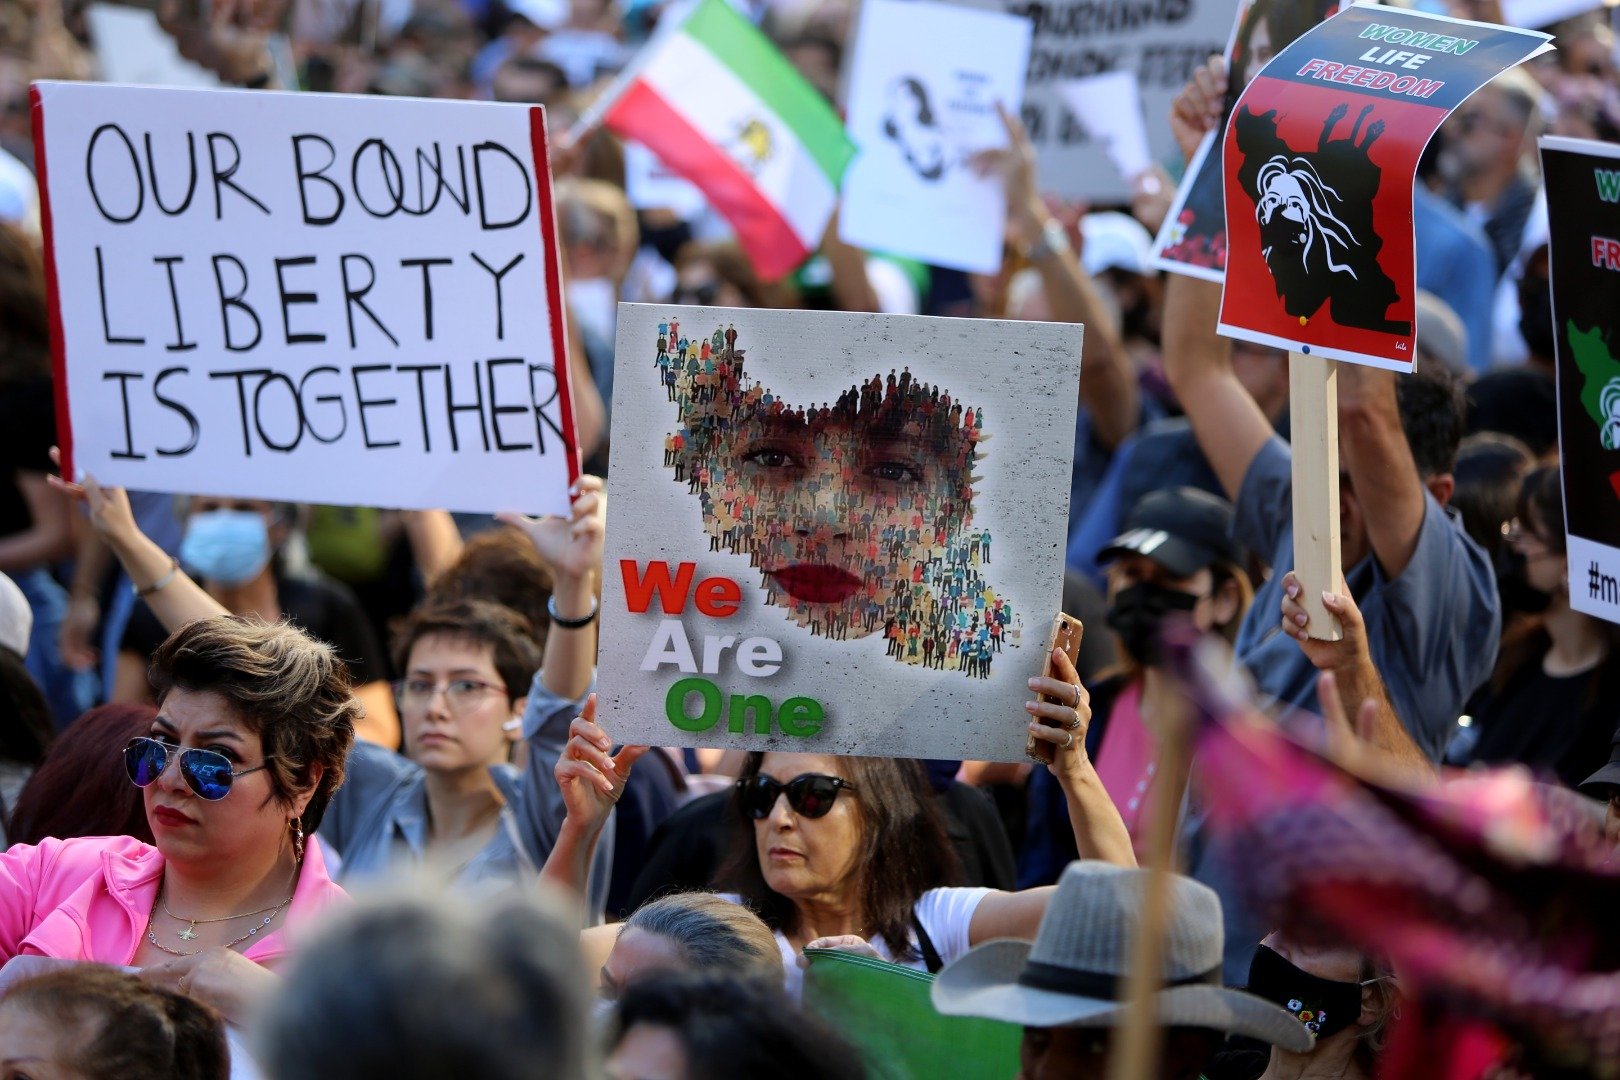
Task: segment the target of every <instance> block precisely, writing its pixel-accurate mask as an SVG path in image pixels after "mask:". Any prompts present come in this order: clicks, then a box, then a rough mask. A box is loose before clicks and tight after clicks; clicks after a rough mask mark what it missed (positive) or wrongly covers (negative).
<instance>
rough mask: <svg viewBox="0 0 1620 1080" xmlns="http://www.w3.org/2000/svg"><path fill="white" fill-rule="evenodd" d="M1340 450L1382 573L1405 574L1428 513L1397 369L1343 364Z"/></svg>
mask: <svg viewBox="0 0 1620 1080" xmlns="http://www.w3.org/2000/svg"><path fill="white" fill-rule="evenodd" d="M1338 369H1339V449H1340V452H1341V453H1342V454H1343V456H1344V464H1345V468H1346V470H1347V471H1348V472H1349V474H1350V484H1351V487H1352V489H1353V490H1354V491H1355V494H1356V502H1357V503H1358V504H1359V505H1360V506H1361V508H1362V518H1363V520H1364V522H1365V524H1366V528H1367V542H1368V543H1369V544H1371V545H1372V550H1373V554H1374V555H1376V556H1377V557H1378V565H1379V566H1380V567H1381V568H1382V569H1383V571H1384V575H1385V576H1386V577H1390V578H1397V577H1400V576H1401V572H1402V571H1404V570H1405V569H1406V564H1407V563H1409V562H1411V561H1412V553H1413V552H1414V551H1416V550H1417V544H1418V537H1419V536H1420V535H1421V534H1422V532H1423V518H1424V516H1425V513H1426V507H1425V501H1424V497H1423V496H1424V487H1423V480H1422V478H1421V477H1420V476H1419V475H1418V469H1417V463H1416V462H1415V461H1414V460H1413V459H1412V447H1411V444H1410V443H1408V442H1407V441H1406V429H1405V428H1404V427H1403V426H1402V425H1401V410H1400V405H1399V403H1398V402H1397V401H1396V398H1395V378H1396V376H1395V373H1394V372H1392V371H1380V370H1378V369H1377V368H1370V367H1367V366H1366V365H1363V364H1340V365H1338Z"/></svg>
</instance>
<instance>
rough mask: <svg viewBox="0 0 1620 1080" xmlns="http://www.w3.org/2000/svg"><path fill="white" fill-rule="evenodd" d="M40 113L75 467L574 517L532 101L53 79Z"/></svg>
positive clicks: (207, 484)
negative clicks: (163, 86) (493, 101)
mask: <svg viewBox="0 0 1620 1080" xmlns="http://www.w3.org/2000/svg"><path fill="white" fill-rule="evenodd" d="M34 134H35V141H36V145H35V150H36V155H37V158H38V163H39V177H40V189H41V195H42V210H43V220H44V224H45V237H46V241H45V254H46V265H47V277H48V284H49V289H50V302H51V318H52V348H53V350H54V353H55V364H56V393H57V422H58V437H59V439H60V440H61V445H62V454H63V462H62V465H63V472H64V473H65V474H68V475H73V476H82V475H84V474H85V473H86V472H88V473H92V474H94V475H95V476H96V477H97V478H98V479H101V480H103V481H107V482H111V483H117V484H124V485H127V486H129V487H135V488H141V489H145V490H151V491H178V492H196V493H207V494H214V495H234V496H239V497H250V498H264V499H285V500H297V501H307V502H320V503H336V504H353V503H362V504H367V505H374V506H390V507H403V508H428V507H443V508H446V509H451V510H466V511H493V510H501V509H506V510H524V511H529V512H536V513H567V509H568V496H567V489H568V486H569V484H570V483H571V482H572V479H573V478H574V477H575V476H577V472H578V466H577V464H576V461H575V458H576V453H575V447H574V443H575V439H574V431H573V417H572V413H571V406H570V402H569V384H568V374H567V366H566V362H565V356H566V351H565V348H564V334H563V312H562V305H561V303H560V302H559V301H557V299H556V298H557V297H558V296H559V295H560V289H559V286H558V262H557V255H556V251H557V248H556V230H555V225H554V221H553V216H552V206H551V177H550V172H549V167H548V165H547V159H546V135H545V121H544V118H543V116H542V114H541V111H540V110H539V109H538V108H530V107H525V106H519V105H495V104H469V103H460V102H443V101H416V100H405V99H389V98H380V97H350V96H329V95H316V94H268V93H249V92H243V91H227V90H168V89H165V90H159V89H144V88H136V87H127V86H105V85H93V84H78V83H40V84H36V86H35V89H34Z"/></svg>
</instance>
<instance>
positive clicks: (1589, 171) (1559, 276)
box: [1526, 138, 1620, 622]
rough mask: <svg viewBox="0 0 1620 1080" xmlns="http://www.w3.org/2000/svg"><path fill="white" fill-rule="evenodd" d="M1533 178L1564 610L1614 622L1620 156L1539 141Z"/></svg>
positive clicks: (1619, 606) (1596, 145)
mask: <svg viewBox="0 0 1620 1080" xmlns="http://www.w3.org/2000/svg"><path fill="white" fill-rule="evenodd" d="M1541 174H1542V177H1543V179H1544V180H1545V182H1546V185H1547V223H1548V227H1549V232H1548V255H1549V259H1550V262H1549V271H1550V276H1551V281H1552V293H1553V297H1552V321H1553V325H1552V330H1553V334H1552V337H1553V341H1554V343H1555V345H1556V348H1557V353H1558V442H1559V462H1560V464H1561V466H1562V469H1563V483H1564V522H1565V527H1566V530H1567V533H1568V543H1567V554H1568V561H1569V604H1570V606H1571V607H1573V608H1574V609H1575V610H1576V611H1583V612H1585V613H1586V614H1588V615H1595V616H1597V617H1598V618H1600V619H1607V620H1609V621H1610V622H1620V304H1617V303H1616V298H1617V297H1620V147H1617V146H1615V145H1614V144H1612V143H1600V142H1588V141H1585V140H1579V139H1558V138H1544V139H1542V140H1541ZM1532 272H1535V270H1534V269H1532V270H1527V271H1526V273H1532ZM1526 317H1527V318H1529V317H1531V314H1530V313H1528V312H1527V314H1526ZM1541 526H1542V527H1549V528H1556V527H1557V522H1544V523H1541Z"/></svg>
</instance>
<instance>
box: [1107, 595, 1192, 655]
mask: <svg viewBox="0 0 1620 1080" xmlns="http://www.w3.org/2000/svg"><path fill="white" fill-rule="evenodd" d="M1198 600H1199V598H1198V597H1196V596H1194V595H1193V594H1192V593H1184V592H1182V591H1181V590H1179V589H1170V588H1166V587H1165V586H1163V585H1159V584H1157V583H1155V582H1152V581H1139V582H1137V583H1136V584H1135V585H1132V586H1130V587H1129V588H1125V589H1121V590H1119V594H1118V595H1117V596H1115V597H1114V602H1113V603H1112V604H1110V605H1109V607H1108V625H1109V626H1110V627H1112V628H1113V631H1114V633H1116V634H1118V635H1119V643H1120V644H1121V645H1123V646H1125V651H1126V652H1128V653H1130V654H1131V655H1132V656H1133V657H1135V658H1136V661H1137V662H1138V663H1140V664H1145V665H1147V666H1148V667H1152V666H1153V665H1155V664H1157V663H1159V662H1160V661H1162V660H1163V659H1164V652H1163V650H1162V649H1161V648H1160V645H1159V629H1160V627H1161V626H1163V624H1164V619H1165V616H1167V615H1171V614H1173V613H1175V612H1178V611H1179V612H1183V613H1186V612H1191V611H1192V609H1193V608H1195V607H1197V606H1198Z"/></svg>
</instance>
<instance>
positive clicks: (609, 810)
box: [540, 694, 647, 903]
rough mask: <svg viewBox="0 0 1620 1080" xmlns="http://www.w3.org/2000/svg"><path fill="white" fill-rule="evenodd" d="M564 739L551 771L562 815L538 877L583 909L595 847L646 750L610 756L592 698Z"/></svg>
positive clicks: (609, 744) (638, 748) (608, 739)
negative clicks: (561, 890) (578, 902)
mask: <svg viewBox="0 0 1620 1080" xmlns="http://www.w3.org/2000/svg"><path fill="white" fill-rule="evenodd" d="M568 734H569V738H568V745H567V747H566V748H565V749H564V751H563V753H562V756H561V757H559V758H558V759H557V764H556V766H555V769H554V771H553V775H554V776H555V778H556V781H557V789H558V791H559V792H560V793H561V795H562V800H563V803H564V805H565V806H566V808H567V813H566V816H565V817H564V819H563V822H562V827H561V829H560V830H559V832H558V834H557V842H556V843H555V844H554V845H553V846H552V849H551V854H550V855H549V856H548V857H547V858H546V863H545V866H544V867H543V868H542V869H541V871H540V876H541V877H542V878H544V879H546V880H547V881H549V882H550V883H551V884H553V885H557V886H560V887H561V888H563V889H565V890H566V891H567V892H568V894H569V895H570V896H574V897H576V898H578V899H579V900H580V901H581V903H585V902H587V900H588V897H587V892H588V885H589V882H590V876H591V863H592V859H593V856H594V855H595V852H596V846H597V842H598V841H599V840H600V839H601V836H602V831H603V829H604V827H606V825H607V824H608V822H609V820H610V819H611V818H612V816H613V808H614V806H616V805H617V804H618V802H619V799H620V798H621V797H623V795H624V788H625V785H626V784H627V783H629V781H630V770H631V768H632V767H633V766H634V765H635V763H636V761H637V760H638V759H640V757H641V755H643V754H645V753H646V752H647V747H645V746H626V747H622V748H621V749H620V750H619V752H618V753H617V754H614V753H613V740H612V738H611V737H609V735H608V733H607V732H606V731H605V730H604V729H603V728H601V727H600V726H599V725H598V724H597V723H596V695H595V694H592V695H591V696H590V697H589V698H588V699H587V700H586V702H585V708H584V711H583V712H581V713H580V715H579V716H578V717H576V718H575V719H574V722H573V723H572V724H570V725H569V731H568Z"/></svg>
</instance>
